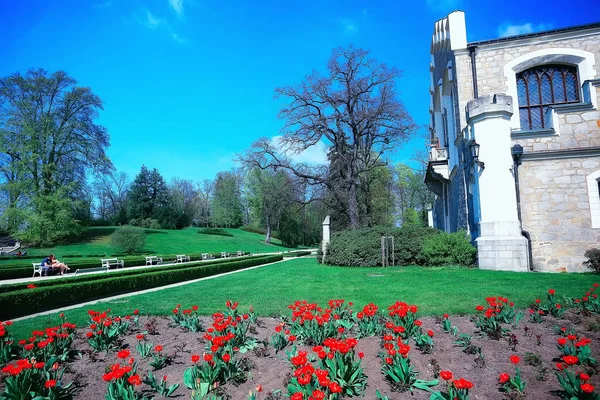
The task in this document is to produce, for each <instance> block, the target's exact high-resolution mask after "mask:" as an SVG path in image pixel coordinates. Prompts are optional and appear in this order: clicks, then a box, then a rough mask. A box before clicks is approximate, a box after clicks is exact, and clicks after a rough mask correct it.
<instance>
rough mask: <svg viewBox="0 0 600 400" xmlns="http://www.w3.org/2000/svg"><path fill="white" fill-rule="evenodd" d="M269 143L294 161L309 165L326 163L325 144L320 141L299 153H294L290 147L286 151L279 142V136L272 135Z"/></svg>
mask: <svg viewBox="0 0 600 400" xmlns="http://www.w3.org/2000/svg"><path fill="white" fill-rule="evenodd" d="M271 143H272V144H273V146H275V147H276V148H277V149H278V150H281V151H284V153H285V154H286V155H287V156H288V157H289V158H290V159H291V160H292V161H293V162H295V163H304V164H311V165H316V164H326V163H327V146H326V145H325V143H323V142H321V141H319V142H317V144H315V145H314V146H311V147H309V148H308V149H306V150H304V151H303V152H301V153H296V152H295V151H293V150H291V149H287V151H286V149H285V148H284V147H283V145H282V143H281V136H273V138H272V139H271Z"/></svg>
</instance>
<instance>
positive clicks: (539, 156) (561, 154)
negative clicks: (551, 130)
mask: <svg viewBox="0 0 600 400" xmlns="http://www.w3.org/2000/svg"><path fill="white" fill-rule="evenodd" d="M597 156H600V146H595V147H583V148H578V149H561V150H541V151H528V152H526V153H523V155H522V156H521V159H522V160H523V161H542V160H556V159H561V158H581V157H597Z"/></svg>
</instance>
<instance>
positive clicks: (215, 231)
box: [198, 228, 233, 237]
mask: <svg viewBox="0 0 600 400" xmlns="http://www.w3.org/2000/svg"><path fill="white" fill-rule="evenodd" d="M198 233H199V234H201V235H215V236H230V237H233V234H231V233H229V232H227V231H226V230H224V229H221V228H204V229H200V230H199V231H198Z"/></svg>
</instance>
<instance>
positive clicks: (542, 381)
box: [0, 311, 600, 400]
mask: <svg viewBox="0 0 600 400" xmlns="http://www.w3.org/2000/svg"><path fill="white" fill-rule="evenodd" d="M151 320H152V321H154V322H155V324H156V330H157V334H156V335H148V339H149V341H151V342H152V343H154V344H155V345H158V344H160V345H162V346H163V348H164V350H163V353H164V354H167V355H168V356H169V357H170V358H171V359H172V361H171V363H170V364H169V365H167V366H166V367H165V368H163V369H162V370H160V371H156V372H154V375H155V376H156V377H157V378H158V379H160V378H162V377H163V375H166V376H168V379H169V383H170V384H173V383H180V385H181V386H180V387H179V389H177V391H176V392H175V393H174V394H173V395H172V397H173V398H179V399H184V398H189V397H190V391H189V390H188V389H187V388H186V387H185V386H184V385H183V372H184V370H185V369H186V368H188V367H189V366H190V365H191V361H190V357H191V355H192V354H200V355H201V354H202V353H203V352H204V345H205V340H204V339H202V336H203V333H191V332H186V331H184V330H183V329H182V328H180V327H171V326H170V322H171V320H170V318H168V317H140V323H139V329H137V330H136V329H132V330H131V333H130V334H129V335H127V336H126V337H124V340H123V343H122V347H123V348H130V349H131V352H132V355H133V356H134V357H135V358H136V360H139V355H138V354H137V351H136V350H135V345H136V343H137V341H136V339H135V335H136V333H139V332H140V331H142V330H145V326H146V324H147V323H148V322H149V321H151ZM421 320H422V321H423V326H422V327H423V328H424V329H425V330H429V329H430V330H432V331H434V332H435V335H434V338H433V339H434V342H435V347H434V349H433V352H432V353H431V354H423V353H421V352H420V351H419V350H417V349H416V348H414V346H413V349H411V351H410V353H409V355H410V358H411V362H412V364H413V365H414V366H415V367H416V370H417V371H418V372H419V378H420V379H424V380H429V379H434V377H435V376H436V372H438V371H439V370H440V369H441V370H450V371H452V372H453V374H454V377H455V378H459V377H462V378H465V379H467V380H469V381H471V382H473V384H474V386H473V388H472V389H471V391H470V398H471V399H506V398H507V397H506V395H504V394H503V393H501V392H500V391H499V387H500V385H499V384H498V375H499V374H500V373H509V374H511V375H513V374H514V367H513V365H512V364H511V363H510V361H509V356H510V355H513V354H517V355H518V356H520V357H521V363H520V364H519V365H520V368H521V371H522V377H523V379H524V380H525V381H526V382H527V387H526V390H525V392H526V397H525V398H527V399H539V400H542V399H543V400H547V399H558V398H559V397H558V396H557V394H556V391H558V390H560V385H559V383H558V381H557V379H556V377H555V375H554V371H555V370H556V368H555V364H556V362H557V361H558V358H557V357H558V356H559V355H560V352H559V351H558V349H557V347H556V341H557V338H558V336H557V335H556V334H555V333H554V329H553V327H554V326H559V327H567V328H570V327H573V328H574V329H575V330H576V332H577V333H578V334H579V335H581V336H583V337H587V338H590V339H591V340H592V342H591V344H590V346H591V350H592V354H593V355H598V354H600V333H599V332H597V331H590V329H591V328H596V330H597V326H598V325H596V324H598V323H599V322H600V317H598V316H595V315H594V316H588V317H581V316H579V315H577V314H574V313H572V312H571V311H567V312H566V313H565V317H564V319H561V320H558V319H554V318H552V317H549V316H547V317H545V318H544V322H543V323H540V324H536V323H531V322H528V321H526V318H525V319H524V320H522V321H521V322H520V324H519V326H518V327H517V328H514V329H511V332H510V333H512V334H514V335H515V336H516V338H517V341H518V343H517V344H516V346H515V350H514V351H513V350H512V349H511V348H510V347H509V343H508V341H507V339H506V337H505V338H502V339H500V340H493V339H489V338H487V337H481V336H479V335H478V334H477V333H476V332H475V330H476V329H475V326H474V324H473V322H471V321H470V319H469V317H464V316H451V317H450V320H451V322H452V324H453V325H454V326H456V327H457V328H458V331H459V333H466V334H469V335H472V336H473V339H472V343H473V345H475V346H479V347H481V350H482V353H483V355H484V361H485V362H484V363H480V362H476V361H475V358H476V356H475V355H473V354H466V353H464V352H463V351H462V349H461V348H460V347H456V346H454V344H453V343H454V341H455V340H456V338H455V337H454V336H452V335H451V334H449V333H445V332H443V330H442V326H441V323H440V320H439V319H437V318H433V317H427V318H422V319H421ZM210 323H211V320H210V319H209V318H208V317H207V318H204V319H203V325H204V326H205V327H208V326H209V325H210ZM278 323H279V320H277V319H274V318H259V319H258V321H257V324H256V325H255V326H254V328H253V329H252V330H253V331H254V332H255V333H254V334H252V335H251V336H253V337H256V338H257V339H259V340H267V341H268V340H269V337H270V336H271V335H272V333H273V332H274V327H275V326H276V325H277V324H278ZM507 327H508V326H507ZM525 327H527V329H525ZM85 331H86V330H84V329H79V330H78V331H77V339H76V341H75V343H74V345H73V347H74V348H75V349H77V350H79V351H80V353H81V355H80V356H77V357H75V359H74V360H72V361H70V362H68V363H67V372H66V373H65V375H64V377H63V380H64V381H65V382H70V381H74V382H75V384H76V386H77V388H78V394H77V396H76V398H79V399H90V400H94V399H104V393H105V392H106V383H105V382H104V381H103V380H102V375H103V374H104V373H105V372H106V368H107V367H108V366H109V365H111V364H113V363H115V362H117V361H118V359H117V357H116V354H115V353H108V354H107V353H105V352H103V353H99V354H94V353H92V352H91V348H90V346H89V344H88V343H87V340H86V338H85ZM380 343H381V340H380V339H379V338H377V337H371V338H363V339H359V342H358V345H357V352H364V354H365V355H364V358H363V361H362V365H363V368H364V371H365V373H366V375H367V376H368V386H367V389H366V392H365V393H364V397H363V398H365V399H369V400H371V399H373V400H374V399H376V398H377V396H376V394H375V391H376V390H379V391H380V392H381V393H382V394H385V395H387V396H388V397H389V398H390V399H392V400H396V399H397V400H400V399H417V400H418V399H429V394H428V393H426V392H424V391H419V390H416V391H415V392H414V393H412V394H411V392H410V391H409V392H397V391H394V390H393V389H392V387H391V386H390V385H389V384H388V382H387V381H386V380H385V379H384V377H383V375H382V373H381V370H380V369H381V360H380V358H379V356H378V352H379V351H380V350H381V345H380ZM299 349H307V350H309V353H310V349H308V348H304V347H303V346H299ZM257 353H259V352H257V351H256V352H255V351H250V352H248V353H246V354H238V357H240V358H246V359H247V361H248V365H249V366H250V367H251V369H250V371H249V377H248V379H247V381H246V382H244V383H242V384H240V385H238V386H235V385H233V384H231V383H228V384H226V385H223V386H222V387H221V388H220V389H221V391H222V394H226V395H227V396H229V398H230V399H233V400H246V399H247V397H248V392H249V391H254V390H255V388H256V386H257V385H259V384H260V385H262V389H263V391H262V393H259V394H258V396H257V399H259V400H264V399H279V398H281V399H284V398H287V396H285V394H286V384H287V380H288V379H289V378H290V376H291V372H292V370H291V368H290V367H289V364H288V363H287V361H286V360H285V351H281V352H279V353H278V354H275V352H274V350H273V348H271V347H269V349H268V354H267V355H266V356H259V355H257ZM526 353H532V354H535V355H537V356H538V357H539V359H540V361H541V365H538V366H532V365H528V364H527V362H526ZM148 362H149V359H146V360H139V362H138V373H140V375H144V374H145V371H147V370H151V369H152V368H151V367H149V365H148ZM594 372H595V371H594ZM590 375H592V374H591V373H590ZM589 383H591V384H592V385H594V386H596V387H598V386H599V385H600V375H598V374H595V375H593V376H592V377H591V379H590V382H589ZM145 386H146V385H143V386H142V387H145ZM442 386H443V383H441V384H440V385H438V387H437V388H438V389H441V388H442ZM0 390H3V382H2V383H0ZM278 392H279V393H280V394H277V393H278ZM146 394H147V395H148V396H149V397H150V396H151V395H152V394H151V393H150V392H147V393H146ZM269 395H271V396H270V397H269ZM157 398H158V397H157Z"/></svg>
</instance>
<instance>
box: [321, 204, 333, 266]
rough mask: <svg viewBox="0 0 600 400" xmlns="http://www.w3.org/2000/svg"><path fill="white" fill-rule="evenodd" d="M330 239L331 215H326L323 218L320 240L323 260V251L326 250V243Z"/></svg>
mask: <svg viewBox="0 0 600 400" xmlns="http://www.w3.org/2000/svg"><path fill="white" fill-rule="evenodd" d="M330 241H331V217H330V216H329V215H328V216H326V217H325V219H324V220H323V241H322V242H321V250H322V251H323V260H321V261H324V260H325V253H326V252H327V245H328V244H329V242H330Z"/></svg>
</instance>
